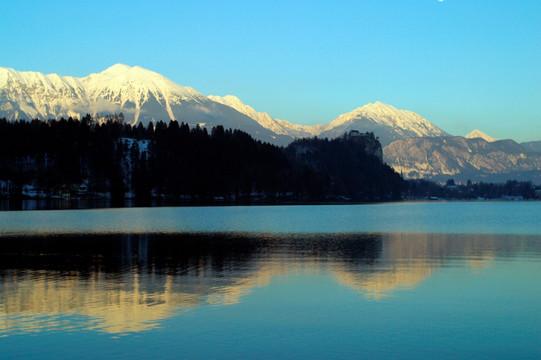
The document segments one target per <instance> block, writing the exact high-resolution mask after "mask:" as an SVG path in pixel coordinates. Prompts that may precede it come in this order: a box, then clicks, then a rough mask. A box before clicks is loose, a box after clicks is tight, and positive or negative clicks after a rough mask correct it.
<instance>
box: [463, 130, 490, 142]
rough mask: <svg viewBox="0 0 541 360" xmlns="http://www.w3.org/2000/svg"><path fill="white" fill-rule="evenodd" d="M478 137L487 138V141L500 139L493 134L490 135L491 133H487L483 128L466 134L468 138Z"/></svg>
mask: <svg viewBox="0 0 541 360" xmlns="http://www.w3.org/2000/svg"><path fill="white" fill-rule="evenodd" d="M476 138H481V139H483V140H485V141H486V142H494V141H498V139H495V138H493V137H492V136H489V135H487V134H485V133H484V132H482V131H481V130H478V129H475V130H473V131H472V132H471V133H469V134H468V135H466V139H476Z"/></svg>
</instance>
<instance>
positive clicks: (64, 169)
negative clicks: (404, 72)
mask: <svg viewBox="0 0 541 360" xmlns="http://www.w3.org/2000/svg"><path fill="white" fill-rule="evenodd" d="M538 193H539V190H538V191H537V193H536V189H535V187H534V186H533V185H532V184H531V183H529V182H519V181H508V182H507V183H505V184H488V183H479V184H477V183H475V184H472V183H471V182H468V183H467V184H455V183H454V181H453V180H452V179H449V181H447V183H446V184H438V183H435V182H431V181H426V180H409V181H405V180H403V179H402V177H401V176H400V175H399V174H397V173H396V172H395V171H394V170H393V169H392V168H391V167H389V166H388V165H386V164H385V163H384V162H383V160H382V151H381V144H380V143H379V141H378V139H377V137H375V136H374V134H373V133H360V132H358V131H351V132H350V133H346V134H344V135H343V136H341V137H339V138H336V139H331V140H330V139H326V138H325V139H318V138H309V139H299V140H296V141H294V142H293V143H291V144H290V145H289V146H287V147H285V148H284V147H278V146H275V145H271V144H268V143H262V142H261V141H257V140H255V139H253V138H252V137H251V136H250V135H248V134H247V133H245V132H243V131H240V130H231V129H224V128H223V127H222V126H217V127H214V128H212V129H210V130H208V129H207V128H204V127H199V126H194V127H190V126H189V125H187V124H186V123H178V122H176V121H170V122H169V123H165V122H162V121H159V122H156V123H149V125H148V126H143V125H142V124H141V123H140V124H138V125H137V126H131V125H128V124H125V123H124V122H123V121H122V118H121V116H120V117H118V116H112V117H109V118H108V119H106V120H101V121H97V120H96V119H95V118H92V117H91V116H90V115H87V116H85V117H83V118H82V119H81V120H80V121H79V120H77V119H72V118H69V119H60V120H48V121H40V120H33V121H14V122H11V121H7V120H6V119H0V198H4V199H10V200H20V199H24V198H42V199H108V200H111V202H112V204H117V205H119V206H122V204H123V202H124V200H125V199H134V200H135V201H136V202H137V203H138V204H142V205H144V204H149V203H150V201H152V200H156V199H160V200H166V201H169V202H170V203H186V202H189V203H194V204H201V203H209V202H210V203H212V202H226V203H241V204H257V203H310V202H328V203H332V202H373V201H396V200H401V199H408V200H419V199H433V200H437V199H458V200H477V199H502V198H504V199H506V198H509V199H514V200H517V199H519V200H521V199H532V198H535V197H536V195H537V194H538Z"/></svg>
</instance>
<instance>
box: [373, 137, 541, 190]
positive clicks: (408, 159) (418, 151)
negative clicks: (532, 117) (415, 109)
mask: <svg viewBox="0 0 541 360" xmlns="http://www.w3.org/2000/svg"><path fill="white" fill-rule="evenodd" d="M383 155H384V159H385V161H386V162H387V164H389V165H391V166H392V167H393V168H394V169H395V170H396V171H397V172H399V173H401V174H402V175H403V176H404V178H407V179H418V178H425V179H431V180H436V181H445V180H447V179H450V178H453V179H454V180H456V181H461V182H466V181H467V180H468V179H469V180H472V181H485V182H502V181H506V180H509V179H515V180H531V181H534V182H535V183H541V171H540V169H541V153H531V152H527V151H525V149H524V148H523V147H522V146H520V145H519V144H517V143H516V142H515V141H513V140H498V141H494V142H488V141H486V140H484V139H481V138H473V139H467V138H464V137H460V136H455V137H449V136H447V137H439V138H411V139H404V140H397V141H395V142H393V143H392V144H390V145H388V146H386V147H385V148H384V149H383Z"/></svg>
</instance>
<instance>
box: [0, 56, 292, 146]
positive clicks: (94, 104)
mask: <svg viewBox="0 0 541 360" xmlns="http://www.w3.org/2000/svg"><path fill="white" fill-rule="evenodd" d="M120 112H122V113H123V115H124V118H125V120H126V121H127V122H128V123H131V124H137V123H139V122H141V123H143V124H144V125H146V124H148V123H149V122H151V121H158V120H163V121H169V120H171V119H172V120H177V121H183V122H186V123H189V124H191V125H194V126H195V125H196V124H200V125H201V126H207V127H212V126H216V125H223V126H224V127H225V128H232V129H242V130H244V131H246V132H248V133H250V134H251V135H252V136H254V137H255V138H256V139H259V140H263V141H267V142H272V143H275V144H281V145H285V144H287V143H289V142H291V141H292V140H293V139H292V138H291V137H289V136H284V135H282V134H276V133H274V132H272V131H270V130H268V129H266V128H265V127H263V126H261V125H260V124H259V123H258V122H257V121H254V120H253V119H252V118H250V117H249V116H246V115H244V114H242V113H240V112H238V111H237V110H235V109H233V108H232V107H230V106H226V105H223V104H221V103H219V102H215V101H213V100H211V99H209V98H208V97H206V96H205V95H202V94H200V93H199V92H197V91H195V90H194V89H192V88H190V87H185V86H181V85H178V84H175V83H174V82H172V81H170V80H168V79H166V78H165V77H163V76H162V75H160V74H158V73H155V72H153V71H150V70H146V69H143V68H141V67H139V66H134V67H130V66H127V65H122V64H117V65H114V66H112V67H110V68H108V69H107V70H105V71H103V72H101V73H98V74H91V75H89V76H87V77H83V78H75V77H70V76H66V77H62V76H60V75H57V74H50V75H44V74H41V73H37V72H18V71H15V70H13V69H10V68H0V117H5V118H7V119H8V120H15V119H27V120H30V119H41V120H46V119H51V118H61V117H66V118H67V117H70V116H71V117H74V118H75V117H76V118H81V117H83V116H84V115H86V114H87V113H89V114H95V113H99V114H100V115H104V114H113V113H120Z"/></svg>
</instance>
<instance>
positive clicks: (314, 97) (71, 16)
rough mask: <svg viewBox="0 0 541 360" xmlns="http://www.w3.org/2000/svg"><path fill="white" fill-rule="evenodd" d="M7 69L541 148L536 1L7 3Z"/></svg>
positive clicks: (0, 3)
mask: <svg viewBox="0 0 541 360" xmlns="http://www.w3.org/2000/svg"><path fill="white" fill-rule="evenodd" d="M0 9H1V12H2V15H3V16H2V28H3V31H2V37H1V38H0V44H1V49H2V56H1V57H0V59H1V60H0V66H5V67H11V68H14V69H16V70H20V71H27V70H33V71H40V72H44V73H58V74H61V75H72V76H86V75H88V74H90V73H94V72H100V71H102V70H104V69H106V68H107V67H109V66H111V65H113V64H115V63H124V64H127V65H139V66H142V67H144V68H147V69H149V70H153V71H156V72H159V73H161V74H163V75H164V76H165V77H167V78H169V79H171V80H173V81H175V82H177V83H179V84H181V85H185V86H191V87H193V88H195V89H196V90H197V91H199V92H201V93H203V94H205V95H210V94H213V95H227V94H233V95H236V96H238V97H239V98H241V99H242V100H243V101H244V102H245V103H246V104H248V105H251V106H253V107H254V108H255V109H256V110H258V111H266V112H268V113H269V114H270V115H271V116H273V117H276V118H281V119H285V120H289V121H292V122H295V123H300V124H317V123H325V122H328V121H331V120H333V119H335V118H336V117H337V116H338V115H340V114H342V113H345V112H349V111H351V110H353V109H355V108H357V107H360V106H362V105H365V104H367V103H370V102H374V101H377V100H379V101H382V102H385V103H388V104H391V105H393V106H395V107H397V108H400V109H408V110H412V111H415V112H417V113H419V114H420V115H422V116H423V117H425V118H427V119H428V120H429V121H431V122H432V123H434V124H435V125H437V126H439V127H441V128H442V129H443V130H445V131H447V132H450V133H451V134H453V135H466V134H467V133H468V132H470V131H471V130H473V129H475V128H479V129H480V130H482V131H484V132H486V133H488V134H489V135H491V136H493V137H497V138H513V139H515V140H517V141H529V140H541V20H540V19H541V1H540V0H520V1H518V0H475V1H473V0H444V1H441V0H440V1H438V0H386V1H383V0H373V1H351V2H349V1H339V2H336V1H315V0H311V1H276V0H275V1H176V2H173V1H88V2H78V1H35V2H30V1H11V0H0Z"/></svg>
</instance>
